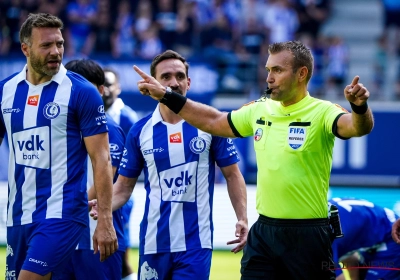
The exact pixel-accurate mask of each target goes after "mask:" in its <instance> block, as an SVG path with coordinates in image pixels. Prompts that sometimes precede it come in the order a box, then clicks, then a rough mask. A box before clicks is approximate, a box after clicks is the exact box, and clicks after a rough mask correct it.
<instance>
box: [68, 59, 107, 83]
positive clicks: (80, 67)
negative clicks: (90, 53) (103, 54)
mask: <svg viewBox="0 0 400 280" xmlns="http://www.w3.org/2000/svg"><path fill="white" fill-rule="evenodd" d="M65 68H67V69H68V70H70V71H72V72H75V73H78V74H80V75H81V76H83V77H84V78H86V80H88V81H89V82H91V83H92V84H95V85H97V86H101V85H104V80H105V78H104V71H103V69H102V68H101V66H100V65H99V64H97V63H96V62H94V61H93V60H90V59H76V60H71V61H70V62H68V63H67V64H65Z"/></svg>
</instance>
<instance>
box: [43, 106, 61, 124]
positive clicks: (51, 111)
mask: <svg viewBox="0 0 400 280" xmlns="http://www.w3.org/2000/svg"><path fill="white" fill-rule="evenodd" d="M59 114H60V105H58V104H57V103H55V102H49V103H47V104H46V105H45V106H44V108H43V115H44V116H45V117H46V118H47V119H49V120H51V119H55V118H57V117H58V115H59Z"/></svg>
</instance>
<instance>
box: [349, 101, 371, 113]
mask: <svg viewBox="0 0 400 280" xmlns="http://www.w3.org/2000/svg"><path fill="white" fill-rule="evenodd" d="M350 106H351V110H353V112H354V113H356V114H357V115H364V114H365V112H367V110H368V104H367V103H366V102H365V103H364V104H363V105H361V106H357V105H356V104H354V103H351V102H350Z"/></svg>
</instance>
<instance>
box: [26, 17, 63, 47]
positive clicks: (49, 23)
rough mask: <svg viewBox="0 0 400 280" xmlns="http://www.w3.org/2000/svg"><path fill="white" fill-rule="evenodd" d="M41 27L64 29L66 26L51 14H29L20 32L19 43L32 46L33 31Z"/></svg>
mask: <svg viewBox="0 0 400 280" xmlns="http://www.w3.org/2000/svg"><path fill="white" fill-rule="evenodd" d="M41 27H44V28H46V27H47V28H59V29H62V28H63V27H64V24H63V22H62V21H61V19H59V18H58V17H56V16H53V15H50V14H45V13H38V14H29V15H28V18H27V19H26V20H25V21H24V23H23V24H22V26H21V29H20V31H19V41H20V42H21V43H25V44H27V45H28V46H31V44H32V42H31V37H32V29H33V28H41Z"/></svg>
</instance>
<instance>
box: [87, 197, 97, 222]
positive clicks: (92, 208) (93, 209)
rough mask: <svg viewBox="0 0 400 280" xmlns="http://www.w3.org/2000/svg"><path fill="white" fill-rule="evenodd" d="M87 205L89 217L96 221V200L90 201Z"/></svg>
mask: <svg viewBox="0 0 400 280" xmlns="http://www.w3.org/2000/svg"><path fill="white" fill-rule="evenodd" d="M88 205H89V209H90V211H89V215H90V217H92V219H93V220H95V221H97V216H98V212H97V199H92V200H89V201H88Z"/></svg>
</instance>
